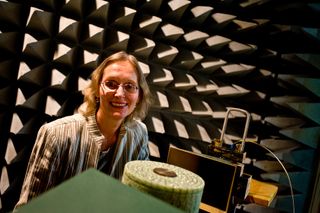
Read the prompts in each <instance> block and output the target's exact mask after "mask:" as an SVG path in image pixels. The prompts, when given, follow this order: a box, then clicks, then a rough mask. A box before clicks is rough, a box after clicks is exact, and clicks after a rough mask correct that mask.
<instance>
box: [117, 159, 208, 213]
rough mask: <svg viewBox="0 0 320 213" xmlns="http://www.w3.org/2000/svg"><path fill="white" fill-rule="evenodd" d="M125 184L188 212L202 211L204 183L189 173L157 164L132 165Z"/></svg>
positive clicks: (126, 172) (124, 176)
mask: <svg viewBox="0 0 320 213" xmlns="http://www.w3.org/2000/svg"><path fill="white" fill-rule="evenodd" d="M122 183H124V184H126V185H128V186H131V187H134V188H136V189H138V190H140V191H143V192H146V193H149V194H151V195H153V196H155V197H158V198H160V199H162V200H164V201H165V202H167V203H170V204H172V205H174V206H176V207H178V208H180V209H182V210H184V211H185V212H190V213H195V212H198V211H199V205H200V202H201V197H202V193H203V188H204V184H205V183H204V181H203V179H202V178H201V177H200V176H199V175H197V174H195V173H193V172H191V171H188V170H186V169H183V168H181V167H177V166H174V165H170V164H167V163H162V162H156V161H140V160H136V161H130V162H128V163H127V164H126V165H125V169H124V173H123V177H122Z"/></svg>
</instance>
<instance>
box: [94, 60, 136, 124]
mask: <svg viewBox="0 0 320 213" xmlns="http://www.w3.org/2000/svg"><path fill="white" fill-rule="evenodd" d="M138 87H139V84H138V76H137V73H136V71H135V68H134V67H133V66H132V64H131V63H130V62H129V61H116V62H114V63H112V64H110V65H108V66H107V67H105V68H104V71H103V76H102V79H101V84H100V89H99V97H100V105H99V110H101V111H102V112H103V114H104V115H105V117H106V118H108V119H113V120H117V121H123V120H124V119H125V118H126V117H127V116H128V115H130V114H131V113H132V112H133V111H134V109H135V107H136V105H137V103H138V100H139V88H138Z"/></svg>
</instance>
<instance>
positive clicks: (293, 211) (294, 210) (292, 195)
mask: <svg viewBox="0 0 320 213" xmlns="http://www.w3.org/2000/svg"><path fill="white" fill-rule="evenodd" d="M245 143H252V144H255V145H257V146H259V147H262V148H263V149H265V150H267V151H268V152H269V153H270V154H271V155H272V156H273V157H274V158H275V159H277V161H278V163H279V164H280V165H281V167H282V169H283V170H284V172H285V173H286V175H287V178H288V182H289V187H290V192H291V199H292V213H295V212H296V209H295V202H294V194H293V187H292V184H291V178H290V176H289V173H288V172H287V169H286V168H285V167H284V165H283V163H282V162H281V161H280V159H279V158H278V157H277V156H276V155H275V154H274V153H273V152H272V151H271V150H270V149H268V148H267V147H265V146H263V145H261V144H259V143H256V142H253V141H245Z"/></svg>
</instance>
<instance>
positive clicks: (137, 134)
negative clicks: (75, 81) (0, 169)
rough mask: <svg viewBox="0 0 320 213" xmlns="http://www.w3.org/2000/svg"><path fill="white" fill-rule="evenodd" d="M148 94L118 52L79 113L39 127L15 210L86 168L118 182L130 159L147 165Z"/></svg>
mask: <svg viewBox="0 0 320 213" xmlns="http://www.w3.org/2000/svg"><path fill="white" fill-rule="evenodd" d="M149 105H150V91H149V88H148V85H147V82H146V80H145V78H144V75H143V73H142V71H141V70H140V68H139V66H138V62H137V60H136V59H135V57H134V56H132V55H129V54H127V53H125V52H118V53H116V54H113V55H111V56H110V57H108V58H107V59H105V60H104V61H103V62H102V63H101V64H100V65H99V66H98V67H97V68H96V69H95V70H94V72H93V73H92V75H91V83H90V85H89V87H88V88H87V89H85V90H84V103H83V104H82V105H81V106H80V108H79V113H78V114H74V115H72V116H67V117H64V118H61V119H57V120H55V121H53V122H51V123H48V124H45V125H43V126H42V127H41V128H40V130H39V132H38V136H37V139H36V143H35V145H34V148H33V151H32V154H31V157H30V160H29V164H28V167H27V172H26V177H25V180H24V183H23V186H22V192H21V195H20V200H19V202H18V204H17V205H16V207H17V206H20V205H22V204H24V203H26V202H28V201H29V200H30V199H31V198H33V197H36V196H38V195H39V194H41V193H43V192H45V191H47V190H48V189H50V188H52V187H54V186H56V185H58V184H60V183H61V182H63V181H64V180H66V179H68V178H71V177H73V176H75V175H77V174H79V173H81V172H82V171H84V170H86V169H88V168H97V169H99V170H101V171H103V172H105V173H106V174H108V175H110V176H113V177H115V178H118V179H120V178H121V177H122V173H123V169H124V165H125V163H126V162H128V161H131V160H148V159H149V149H148V132H147V129H146V126H145V125H144V124H143V123H142V122H141V121H140V120H141V119H143V118H144V117H145V115H146V113H147V109H148V107H149Z"/></svg>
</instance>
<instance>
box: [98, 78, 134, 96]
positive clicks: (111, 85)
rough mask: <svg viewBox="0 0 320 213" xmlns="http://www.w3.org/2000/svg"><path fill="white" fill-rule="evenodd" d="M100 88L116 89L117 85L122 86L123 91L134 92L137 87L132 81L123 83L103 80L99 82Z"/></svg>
mask: <svg viewBox="0 0 320 213" xmlns="http://www.w3.org/2000/svg"><path fill="white" fill-rule="evenodd" d="M101 85H102V89H103V90H111V91H116V90H117V89H118V88H119V86H122V88H123V89H124V91H125V92H127V93H136V92H137V91H138V89H139V87H137V86H136V85H135V84H133V83H124V84H119V83H118V82H116V81H113V80H111V81H105V82H102V83H101Z"/></svg>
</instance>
